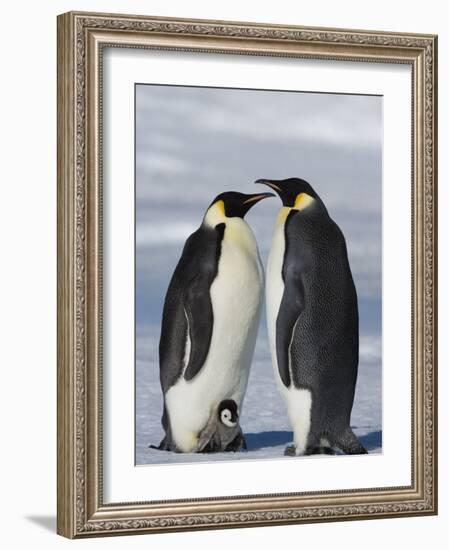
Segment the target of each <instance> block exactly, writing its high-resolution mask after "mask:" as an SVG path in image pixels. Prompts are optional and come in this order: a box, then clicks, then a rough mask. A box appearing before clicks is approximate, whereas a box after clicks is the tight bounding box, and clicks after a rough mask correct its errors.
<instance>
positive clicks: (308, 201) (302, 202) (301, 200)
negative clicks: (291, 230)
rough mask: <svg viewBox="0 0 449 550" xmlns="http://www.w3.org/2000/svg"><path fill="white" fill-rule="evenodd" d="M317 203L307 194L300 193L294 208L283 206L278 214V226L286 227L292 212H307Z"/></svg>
mask: <svg viewBox="0 0 449 550" xmlns="http://www.w3.org/2000/svg"><path fill="white" fill-rule="evenodd" d="M314 203H315V199H314V198H313V197H311V196H310V195H307V194H306V193H300V194H299V195H298V196H297V198H296V201H295V204H294V205H293V206H283V207H282V208H281V209H280V210H279V213H278V217H277V222H276V224H277V225H278V226H279V225H284V224H285V221H286V219H287V217H288V215H289V214H290V212H302V211H304V210H307V209H308V208H309V207H310V206H311V205H312V204H314Z"/></svg>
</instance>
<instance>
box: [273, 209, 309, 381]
mask: <svg viewBox="0 0 449 550" xmlns="http://www.w3.org/2000/svg"><path fill="white" fill-rule="evenodd" d="M290 220H291V214H289V218H287V221H286V223H285V232H286V248H285V254H284V263H283V266H282V277H283V279H284V284H285V286H284V294H283V295H282V300H281V305H280V307H279V312H278V316H277V319H276V356H277V362H278V369H279V375H280V377H281V380H282V383H283V384H284V385H285V386H286V387H287V388H288V387H289V386H290V384H291V377H290V368H289V366H290V344H291V341H292V338H293V332H294V329H295V325H296V322H297V321H298V318H299V316H300V315H301V313H302V311H303V310H304V284H303V281H302V274H301V269H300V267H301V266H300V264H299V262H298V260H299V259H298V258H293V259H290V260H289V256H288V238H287V224H288V223H290Z"/></svg>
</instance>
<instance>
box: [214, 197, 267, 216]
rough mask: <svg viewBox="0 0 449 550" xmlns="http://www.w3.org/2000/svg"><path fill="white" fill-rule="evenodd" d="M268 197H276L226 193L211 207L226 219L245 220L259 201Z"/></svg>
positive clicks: (216, 199) (217, 198)
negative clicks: (249, 211)
mask: <svg viewBox="0 0 449 550" xmlns="http://www.w3.org/2000/svg"><path fill="white" fill-rule="evenodd" d="M268 197H274V194H273V193H254V194H249V195H248V194H246V193H238V192H237V191H226V192H225V193H220V195H218V196H217V197H215V199H214V200H213V201H212V202H211V204H210V205H209V209H208V210H210V209H211V208H212V207H213V208H214V209H217V210H219V211H220V213H221V214H222V215H223V216H225V217H226V218H235V217H237V218H244V217H245V214H246V213H247V212H248V210H249V209H250V208H252V207H253V206H254V205H255V204H257V203H258V202H259V201H261V200H263V199H266V198H268Z"/></svg>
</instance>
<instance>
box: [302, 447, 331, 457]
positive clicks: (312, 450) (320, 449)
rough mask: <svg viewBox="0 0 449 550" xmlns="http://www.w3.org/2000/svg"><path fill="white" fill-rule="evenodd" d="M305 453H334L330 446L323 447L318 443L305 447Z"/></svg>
mask: <svg viewBox="0 0 449 550" xmlns="http://www.w3.org/2000/svg"><path fill="white" fill-rule="evenodd" d="M305 454H306V455H335V454H336V453H335V451H334V449H332V447H327V446H326V447H324V446H320V445H314V446H310V447H307V450H306V452H305Z"/></svg>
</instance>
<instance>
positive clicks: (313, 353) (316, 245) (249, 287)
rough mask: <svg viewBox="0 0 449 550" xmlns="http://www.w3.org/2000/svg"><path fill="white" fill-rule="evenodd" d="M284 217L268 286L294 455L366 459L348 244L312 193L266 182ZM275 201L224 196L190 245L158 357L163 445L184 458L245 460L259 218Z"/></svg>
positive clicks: (289, 183)
mask: <svg viewBox="0 0 449 550" xmlns="http://www.w3.org/2000/svg"><path fill="white" fill-rule="evenodd" d="M256 183H263V184H265V185H268V186H269V187H270V188H271V189H272V190H274V191H276V193H277V194H278V195H279V197H280V199H281V201H282V203H283V206H282V208H281V209H280V211H279V214H278V217H277V221H276V225H275V228H274V233H273V241H272V246H271V250H270V254H269V259H268V266H267V276H266V306H267V323H268V333H269V341H270V351H271V355H272V364H273V369H274V373H275V378H276V381H277V384H278V387H279V389H280V392H281V394H282V396H283V398H284V400H285V403H286V406H287V412H288V417H289V420H290V424H291V426H292V429H293V444H292V445H289V446H288V447H287V448H286V450H285V454H288V455H303V454H315V453H324V452H325V453H328V452H332V451H331V449H332V448H334V447H339V448H340V449H341V450H342V451H343V452H345V453H349V454H359V453H366V450H365V449H364V448H363V446H362V445H361V444H360V442H359V441H358V439H357V438H356V436H355V435H354V433H353V432H352V430H351V428H350V415H351V410H352V405H353V400H354V393H355V384H356V379H357V368H358V310H357V295H356V290H355V286H354V282H353V279H352V275H351V270H350V267H349V261H348V256H347V250H346V244H345V239H344V236H343V234H342V232H341V231H340V229H339V227H338V226H337V224H336V223H335V222H334V221H333V220H332V219H331V218H330V216H329V214H328V212H327V209H326V207H325V206H324V203H323V202H322V200H321V199H320V197H319V196H318V195H317V194H316V193H315V191H314V190H313V189H312V187H311V186H310V184H308V183H307V182H306V181H304V180H302V179H299V178H289V179H287V180H277V181H276V180H265V179H264V180H257V181H256ZM271 196H274V195H273V193H260V194H244V193H237V192H226V193H222V194H220V195H218V197H216V198H215V199H214V201H213V202H212V203H211V205H210V206H209V208H208V209H207V211H206V213H205V216H204V218H203V222H202V224H201V226H200V227H199V229H197V231H195V232H194V233H193V234H192V235H190V237H189V238H188V239H187V241H186V243H185V246H184V249H183V252H182V255H181V258H180V260H179V262H178V265H177V266H176V269H175V271H174V273H173V276H172V279H171V281H170V284H169V287H168V290H167V294H166V297H165V303H164V310H163V316H162V327H161V338H160V345H159V360H160V381H161V386H162V391H163V397H164V404H163V414H162V426H163V428H164V431H165V437H164V438H163V440H162V441H161V443H160V445H159V447H158V448H159V449H163V450H171V451H175V452H216V451H230V450H231V451H237V450H241V449H245V448H246V443H245V439H244V436H243V432H242V430H241V427H240V424H239V414H240V412H241V407H242V402H243V398H244V395H245V392H246V387H247V383H248V376H249V371H250V366H251V361H252V356H253V352H254V347H255V342H256V336H257V330H258V324H259V318H260V312H261V303H262V296H263V286H264V275H263V268H262V264H261V261H260V257H259V251H258V248H257V243H256V240H255V237H254V234H253V232H252V230H251V228H250V226H249V225H248V224H247V223H246V221H245V220H244V216H245V214H246V213H247V212H248V211H249V209H250V208H251V207H252V206H254V205H255V204H256V203H257V202H259V201H260V200H262V199H265V198H268V197H271Z"/></svg>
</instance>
